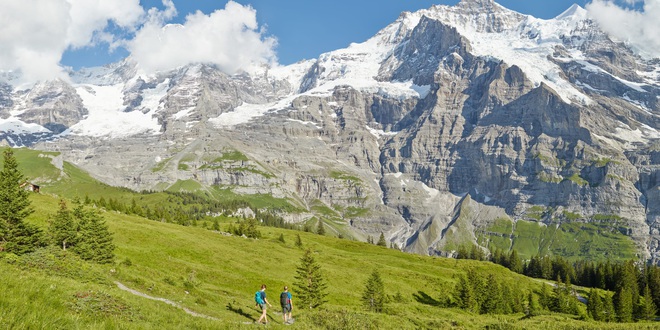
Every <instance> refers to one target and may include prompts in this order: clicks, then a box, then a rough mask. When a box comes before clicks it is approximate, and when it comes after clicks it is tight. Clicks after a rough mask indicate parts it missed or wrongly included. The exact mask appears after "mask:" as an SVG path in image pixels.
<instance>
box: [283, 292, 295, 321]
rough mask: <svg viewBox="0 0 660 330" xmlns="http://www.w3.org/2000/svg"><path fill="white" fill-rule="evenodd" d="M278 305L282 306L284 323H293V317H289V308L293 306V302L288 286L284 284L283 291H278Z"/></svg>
mask: <svg viewBox="0 0 660 330" xmlns="http://www.w3.org/2000/svg"><path fill="white" fill-rule="evenodd" d="M280 305H281V306H282V316H283V317H284V323H293V319H292V318H291V308H293V303H292V302H291V292H289V287H288V286H286V285H285V286H284V292H282V293H280ZM287 314H288V316H287Z"/></svg>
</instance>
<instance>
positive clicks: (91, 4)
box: [0, 0, 144, 82]
mask: <svg viewBox="0 0 660 330" xmlns="http://www.w3.org/2000/svg"><path fill="white" fill-rule="evenodd" d="M141 17H144V10H143V9H142V7H141V6H140V3H139V0H112V1H105V0H2V1H0V22H2V24H0V70H2V71H10V70H11V71H16V70H18V71H20V72H21V73H22V75H23V80H24V81H26V82H34V81H37V80H46V79H53V78H58V77H59V78H66V76H65V75H64V73H63V69H62V67H61V66H60V60H61V58H62V54H63V53H64V51H65V50H67V49H68V48H80V47H85V46H90V45H93V44H94V43H95V42H111V41H113V38H111V37H110V36H109V35H107V34H104V32H103V31H104V29H105V28H106V26H107V25H108V22H109V21H113V22H114V23H115V24H116V25H117V26H119V27H122V28H126V29H129V30H132V29H134V28H135V26H137V24H138V23H139V22H140V20H141Z"/></svg>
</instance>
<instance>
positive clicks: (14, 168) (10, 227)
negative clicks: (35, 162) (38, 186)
mask: <svg viewBox="0 0 660 330" xmlns="http://www.w3.org/2000/svg"><path fill="white" fill-rule="evenodd" d="M3 161H4V162H3V168H2V171H0V247H2V245H4V250H5V251H7V252H12V253H15V254H19V255H20V254H24V253H28V252H31V251H33V250H34V249H36V248H37V247H39V246H42V245H43V238H42V233H41V230H39V228H37V227H35V226H33V225H31V224H29V223H25V222H24V220H25V218H26V217H27V216H28V215H30V214H31V213H32V212H33V209H32V207H31V206H30V199H29V194H30V192H29V191H27V190H26V189H24V188H23V187H21V185H22V184H23V183H24V180H25V178H24V177H23V174H22V173H21V171H20V170H19V169H18V161H17V160H16V157H14V152H13V150H12V149H6V150H5V151H4V157H3Z"/></svg>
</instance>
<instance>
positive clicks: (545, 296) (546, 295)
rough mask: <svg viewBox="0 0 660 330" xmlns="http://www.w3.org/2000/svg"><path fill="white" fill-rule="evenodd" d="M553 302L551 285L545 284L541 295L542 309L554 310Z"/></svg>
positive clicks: (542, 286) (542, 285)
mask: <svg viewBox="0 0 660 330" xmlns="http://www.w3.org/2000/svg"><path fill="white" fill-rule="evenodd" d="M553 301H554V298H553V296H552V294H551V293H550V290H549V285H547V284H545V283H544V284H541V293H540V294H539V303H540V304H541V307H542V308H543V309H546V310H552V309H553Z"/></svg>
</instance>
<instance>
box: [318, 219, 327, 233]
mask: <svg viewBox="0 0 660 330" xmlns="http://www.w3.org/2000/svg"><path fill="white" fill-rule="evenodd" d="M316 233H317V234H319V235H321V236H323V235H325V227H324V226H323V221H322V220H321V219H319V223H318V225H317V226H316Z"/></svg>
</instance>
